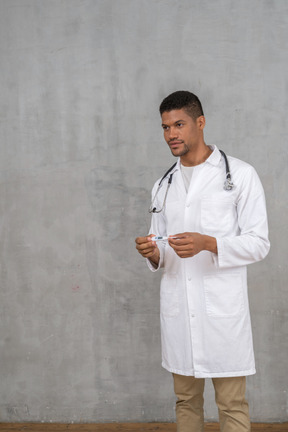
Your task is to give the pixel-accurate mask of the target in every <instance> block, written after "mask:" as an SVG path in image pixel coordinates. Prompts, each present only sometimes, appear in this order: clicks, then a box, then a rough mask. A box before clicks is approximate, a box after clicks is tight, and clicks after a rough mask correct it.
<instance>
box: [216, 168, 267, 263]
mask: <svg viewBox="0 0 288 432" xmlns="http://www.w3.org/2000/svg"><path fill="white" fill-rule="evenodd" d="M240 189H241V190H240V193H239V198H238V203H237V216H238V225H239V230H240V235H238V236H235V237H222V238H217V237H216V240H217V249H218V255H215V256H214V260H215V261H216V262H215V263H216V265H217V266H218V267H219V268H228V267H237V266H244V265H247V264H252V263H254V262H257V261H260V260H262V259H263V258H265V256H266V255H267V254H268V252H269V249H270V242H269V239H268V223H267V212H266V202H265V195H264V190H263V187H262V184H261V182H260V179H259V177H258V175H257V173H256V171H255V170H254V168H253V167H251V166H250V167H249V169H248V170H247V172H246V173H245V175H244V180H243V183H242V186H240Z"/></svg>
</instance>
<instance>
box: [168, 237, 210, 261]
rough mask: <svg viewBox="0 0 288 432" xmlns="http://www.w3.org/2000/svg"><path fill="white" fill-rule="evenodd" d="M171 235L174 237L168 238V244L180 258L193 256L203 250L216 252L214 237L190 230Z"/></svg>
mask: <svg viewBox="0 0 288 432" xmlns="http://www.w3.org/2000/svg"><path fill="white" fill-rule="evenodd" d="M171 237H175V238H169V240H168V242H169V245H170V246H171V247H172V248H173V249H174V251H175V252H176V254H177V255H178V256H179V257H180V258H189V257H193V256H194V255H197V254H198V253H199V252H201V251H203V250H209V251H210V252H213V253H216V254H217V242H216V238H215V237H210V236H207V235H204V234H199V233H191V232H185V233H180V234H173V236H172V235H171Z"/></svg>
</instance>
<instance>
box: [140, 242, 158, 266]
mask: <svg viewBox="0 0 288 432" xmlns="http://www.w3.org/2000/svg"><path fill="white" fill-rule="evenodd" d="M151 237H153V234H150V235H149V236H145V237H137V238H136V239H135V242H136V249H137V250H138V252H139V253H140V254H141V255H142V256H143V257H144V258H148V259H149V260H150V261H151V262H152V263H153V265H154V266H155V267H158V264H159V259H160V252H159V249H158V246H157V244H156V242H153V241H151Z"/></svg>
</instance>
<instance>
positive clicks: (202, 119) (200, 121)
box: [197, 116, 206, 130]
mask: <svg viewBox="0 0 288 432" xmlns="http://www.w3.org/2000/svg"><path fill="white" fill-rule="evenodd" d="M205 124H206V120H205V117H204V116H200V117H198V118H197V125H198V127H199V129H201V130H203V129H204V127H205Z"/></svg>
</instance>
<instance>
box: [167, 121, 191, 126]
mask: <svg viewBox="0 0 288 432" xmlns="http://www.w3.org/2000/svg"><path fill="white" fill-rule="evenodd" d="M176 123H186V122H185V120H176V121H175V122H174V123H173V124H174V125H175V124H176ZM162 126H168V125H166V123H162Z"/></svg>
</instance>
